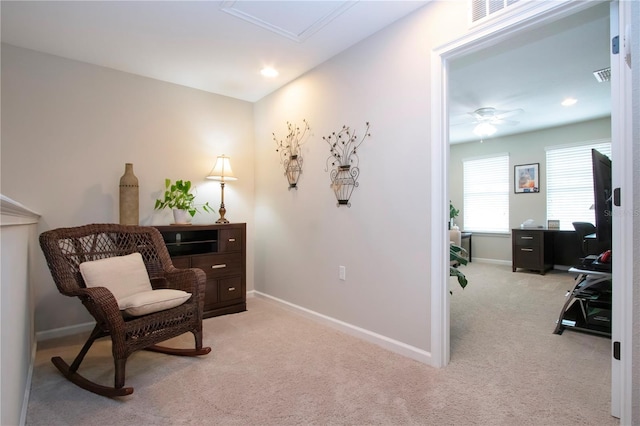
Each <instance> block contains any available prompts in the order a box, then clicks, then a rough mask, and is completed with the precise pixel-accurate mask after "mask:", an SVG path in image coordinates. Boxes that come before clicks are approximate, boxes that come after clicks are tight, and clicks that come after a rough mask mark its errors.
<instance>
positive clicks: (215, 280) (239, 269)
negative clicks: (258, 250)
mask: <svg viewBox="0 0 640 426" xmlns="http://www.w3.org/2000/svg"><path fill="white" fill-rule="evenodd" d="M156 228H158V230H159V231H160V233H161V234H162V237H163V238H164V242H165V244H166V246H167V249H168V250H169V255H170V256H171V261H172V262H173V266H175V267H176V268H200V269H202V270H203V271H204V273H205V274H206V275H207V283H206V289H205V294H204V312H203V316H204V317H205V318H208V317H213V316H218V315H224V314H231V313H236V312H242V311H246V310H247V290H246V224H244V223H230V224H219V225H171V226H156Z"/></svg>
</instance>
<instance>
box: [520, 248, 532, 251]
mask: <svg viewBox="0 0 640 426" xmlns="http://www.w3.org/2000/svg"><path fill="white" fill-rule="evenodd" d="M520 250H522V251H533V249H532V248H522V249H520Z"/></svg>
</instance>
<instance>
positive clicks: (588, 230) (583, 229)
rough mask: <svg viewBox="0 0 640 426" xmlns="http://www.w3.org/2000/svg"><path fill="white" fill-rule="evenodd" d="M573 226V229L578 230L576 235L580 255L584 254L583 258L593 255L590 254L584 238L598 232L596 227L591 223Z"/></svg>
mask: <svg viewBox="0 0 640 426" xmlns="http://www.w3.org/2000/svg"><path fill="white" fill-rule="evenodd" d="M572 225H573V229H575V230H576V235H577V236H578V242H579V243H580V253H581V254H582V257H586V256H588V255H590V254H593V253H589V252H588V249H587V244H586V242H585V238H584V237H586V236H587V235H591V234H593V233H594V232H596V227H595V225H593V224H592V223H589V222H573V223H572Z"/></svg>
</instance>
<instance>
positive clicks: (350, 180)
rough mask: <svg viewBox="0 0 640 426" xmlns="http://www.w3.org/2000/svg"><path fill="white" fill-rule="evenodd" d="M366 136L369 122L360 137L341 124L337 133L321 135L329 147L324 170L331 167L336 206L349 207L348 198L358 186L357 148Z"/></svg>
mask: <svg viewBox="0 0 640 426" xmlns="http://www.w3.org/2000/svg"><path fill="white" fill-rule="evenodd" d="M368 136H371V134H370V133H369V122H367V128H366V129H365V131H364V134H363V135H362V137H360V138H358V135H357V134H356V132H355V131H352V130H351V128H349V127H347V126H342V130H340V131H339V132H337V133H336V132H333V133H331V134H330V135H329V136H323V137H322V139H324V140H325V141H326V142H327V143H328V144H329V148H330V149H329V152H330V155H329V158H327V162H326V168H325V171H328V170H329V167H331V173H330V176H331V189H333V192H334V193H335V195H336V199H337V200H338V207H340V206H347V207H351V203H350V202H349V200H350V199H351V194H352V193H353V190H354V189H355V188H356V187H357V186H358V176H359V175H360V168H359V162H360V159H359V157H358V148H359V147H360V145H362V142H364V140H365V138H367V137H368Z"/></svg>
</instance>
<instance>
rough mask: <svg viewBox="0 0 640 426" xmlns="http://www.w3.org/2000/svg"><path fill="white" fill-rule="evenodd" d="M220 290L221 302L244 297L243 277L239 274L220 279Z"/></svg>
mask: <svg viewBox="0 0 640 426" xmlns="http://www.w3.org/2000/svg"><path fill="white" fill-rule="evenodd" d="M218 291H219V294H220V301H221V302H227V301H229V300H234V299H240V298H242V277H240V276H237V277H230V278H222V279H220V280H218Z"/></svg>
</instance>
